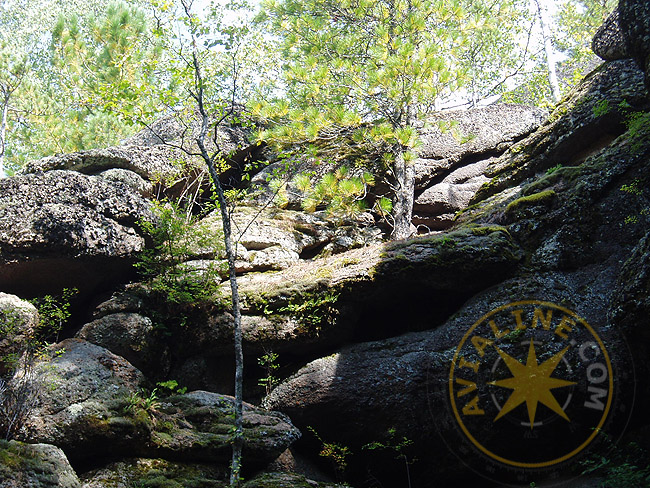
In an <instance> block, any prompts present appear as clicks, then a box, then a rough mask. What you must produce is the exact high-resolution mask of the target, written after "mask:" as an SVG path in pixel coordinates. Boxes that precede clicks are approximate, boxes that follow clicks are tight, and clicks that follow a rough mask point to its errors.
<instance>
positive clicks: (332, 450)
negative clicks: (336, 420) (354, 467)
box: [307, 425, 352, 476]
mask: <svg viewBox="0 0 650 488" xmlns="http://www.w3.org/2000/svg"><path fill="white" fill-rule="evenodd" d="M307 430H309V432H311V433H312V434H313V435H314V437H316V439H318V441H319V442H320V443H321V450H320V452H319V453H318V455H319V456H321V457H324V458H325V459H328V460H329V461H330V462H331V463H332V467H333V468H334V470H335V472H336V474H337V476H342V475H343V473H344V472H345V470H346V468H347V467H348V457H349V456H350V454H352V452H351V451H350V449H349V448H348V447H347V446H344V445H342V444H339V443H336V442H325V441H324V440H323V439H322V438H321V436H320V435H318V433H317V432H316V430H315V429H314V428H313V427H311V426H309V425H308V426H307Z"/></svg>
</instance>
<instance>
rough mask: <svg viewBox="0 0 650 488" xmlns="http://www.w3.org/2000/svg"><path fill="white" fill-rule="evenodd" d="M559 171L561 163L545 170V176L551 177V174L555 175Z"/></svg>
mask: <svg viewBox="0 0 650 488" xmlns="http://www.w3.org/2000/svg"><path fill="white" fill-rule="evenodd" d="M559 169H562V163H558V164H556V165H555V166H553V167H552V168H549V169H547V170H546V174H547V175H552V174H553V173H555V172H556V171H557V170H559Z"/></svg>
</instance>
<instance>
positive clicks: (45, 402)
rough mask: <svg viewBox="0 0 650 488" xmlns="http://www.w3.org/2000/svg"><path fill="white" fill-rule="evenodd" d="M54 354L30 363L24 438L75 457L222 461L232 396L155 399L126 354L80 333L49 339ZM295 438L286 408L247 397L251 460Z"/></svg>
mask: <svg viewBox="0 0 650 488" xmlns="http://www.w3.org/2000/svg"><path fill="white" fill-rule="evenodd" d="M51 354H52V358H51V359H49V360H43V361H41V362H39V363H38V364H37V365H36V367H35V375H34V379H33V383H34V384H35V385H37V388H36V391H37V394H38V404H37V406H36V408H35V409H34V410H33V411H32V412H31V414H30V416H29V418H28V419H27V421H26V422H25V425H24V426H23V428H22V430H21V432H20V433H19V436H20V438H21V440H23V441H29V442H45V443H51V444H54V445H56V446H59V447H61V448H62V449H63V450H64V451H65V453H66V454H67V455H68V456H69V457H70V459H72V460H74V461H77V462H78V461H88V460H97V459H101V458H108V457H110V456H112V455H114V453H115V452H129V453H131V455H139V456H142V457H150V458H151V457H162V458H166V459H170V460H180V461H188V462H191V461H195V462H206V463H208V462H215V461H218V462H219V463H221V464H222V465H226V464H227V462H228V459H229V457H230V452H231V448H230V431H231V428H232V423H233V420H232V419H233V408H234V407H233V401H234V400H233V399H232V398H231V397H226V396H224V395H219V394H216V393H210V392H204V391H194V392H191V393H186V394H183V395H176V396H172V397H168V398H160V399H158V398H157V397H156V395H155V394H153V393H147V392H146V391H145V390H144V377H143V375H142V373H141V372H140V371H138V370H137V369H135V368H134V367H133V366H131V364H129V363H128V362H127V361H126V360H125V359H123V358H121V357H119V356H116V355H115V354H113V353H111V352H110V351H108V350H106V349H104V348H102V347H99V346H96V345H93V344H90V343H88V342H85V341H82V340H80V339H67V340H65V341H63V342H61V343H59V344H57V345H55V346H53V347H52V348H51ZM10 385H11V384H10ZM299 437H300V432H299V431H298V430H297V429H296V428H295V427H294V426H293V425H292V424H291V422H290V421H289V419H288V418H287V417H286V416H284V415H283V414H281V413H278V412H269V411H265V410H261V409H259V408H256V407H253V406H252V405H249V404H246V406H245V413H244V439H245V440H244V446H245V447H244V452H245V453H246V454H247V456H248V457H249V463H248V465H249V466H251V467H258V468H259V467H263V466H264V465H265V464H266V463H269V462H270V461H272V460H273V459H275V458H276V457H277V456H278V455H280V454H281V453H282V452H283V451H284V450H286V449H287V447H288V446H289V445H290V444H291V443H292V442H294V441H295V440H297V439H298V438H299Z"/></svg>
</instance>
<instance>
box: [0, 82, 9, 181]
mask: <svg viewBox="0 0 650 488" xmlns="http://www.w3.org/2000/svg"><path fill="white" fill-rule="evenodd" d="M2 91H3V92H4V89H3V90H2ZM8 116H9V94H5V95H4V97H3V100H2V121H1V122H0V178H4V177H5V176H7V173H6V172H5V152H6V149H7V139H6V137H7V118H8Z"/></svg>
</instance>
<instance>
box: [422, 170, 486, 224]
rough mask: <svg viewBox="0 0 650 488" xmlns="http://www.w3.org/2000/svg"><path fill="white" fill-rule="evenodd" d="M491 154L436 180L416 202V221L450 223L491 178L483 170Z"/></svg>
mask: <svg viewBox="0 0 650 488" xmlns="http://www.w3.org/2000/svg"><path fill="white" fill-rule="evenodd" d="M490 162H491V158H488V159H484V160H482V161H479V162H477V163H471V164H468V165H466V166H461V167H460V168H458V169H455V170H453V171H451V172H450V173H449V174H448V175H446V176H445V177H444V178H443V179H442V181H441V182H440V183H435V184H434V185H432V186H430V187H429V188H427V189H426V190H424V191H423V192H422V193H421V194H420V195H418V196H417V197H416V198H415V201H414V202H413V220H412V221H413V224H415V225H416V226H420V225H423V226H426V228H427V229H428V230H442V229H447V228H449V227H451V226H452V225H453V223H454V218H455V216H456V213H457V212H459V211H461V210H463V209H465V208H466V207H467V205H468V204H469V202H470V201H471V200H472V198H473V197H474V195H475V194H476V192H477V191H478V190H479V188H481V186H482V185H483V184H484V183H487V182H488V181H489V178H487V177H486V176H485V174H484V172H485V170H486V168H487V167H488V165H489V163H490Z"/></svg>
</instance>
